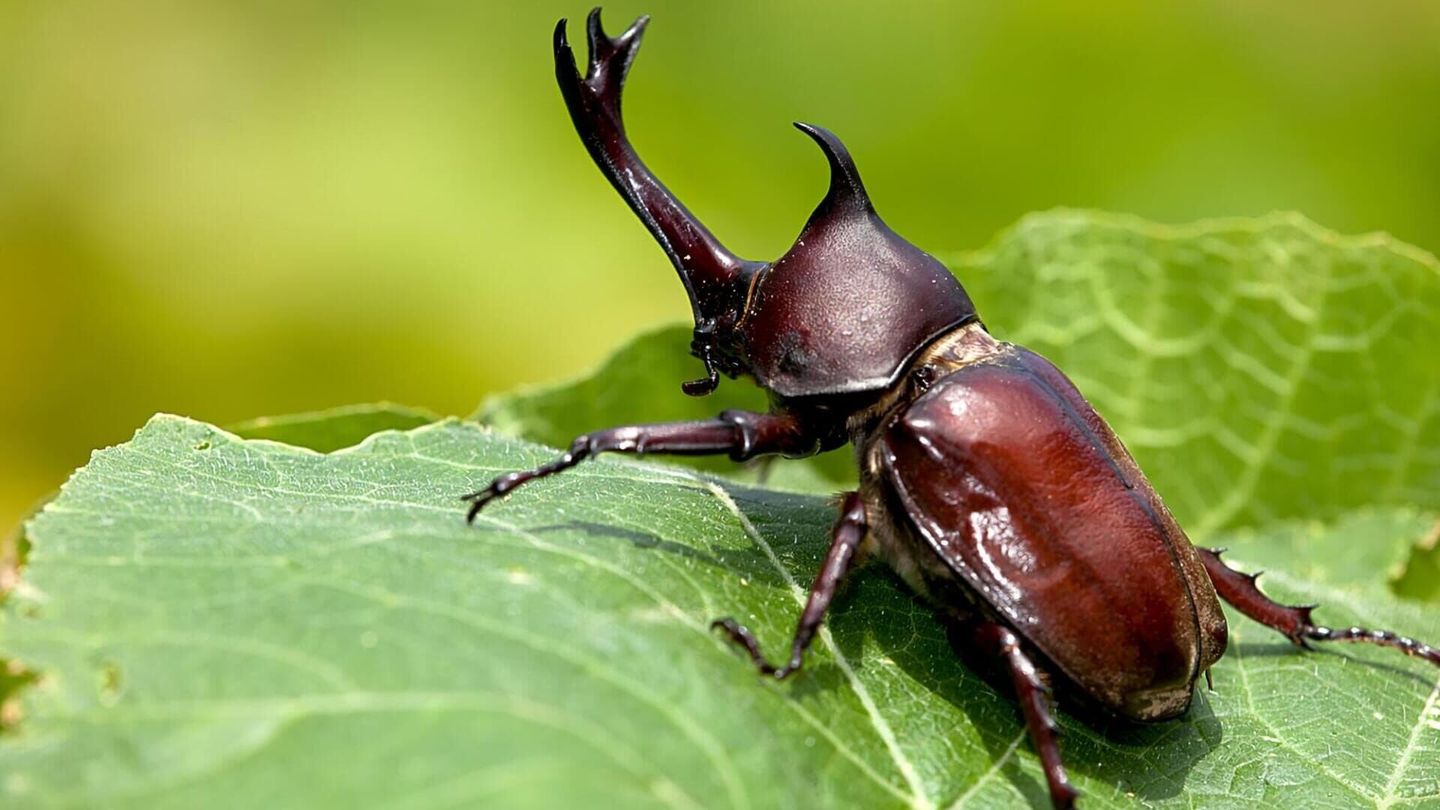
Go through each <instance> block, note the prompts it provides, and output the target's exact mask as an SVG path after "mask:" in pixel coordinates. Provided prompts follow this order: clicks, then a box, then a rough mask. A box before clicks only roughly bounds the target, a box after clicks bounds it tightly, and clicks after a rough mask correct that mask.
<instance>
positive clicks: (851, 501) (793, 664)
mask: <svg viewBox="0 0 1440 810" xmlns="http://www.w3.org/2000/svg"><path fill="white" fill-rule="evenodd" d="M868 531H869V524H868V523H867V522H866V519H865V502H864V501H863V500H862V499H861V497H860V493H858V492H851V493H848V494H847V495H846V496H845V500H844V501H843V502H842V504H841V506H840V519H839V520H837V521H836V522H835V529H834V531H833V532H832V533H831V540H830V550H829V551H828V552H826V553H825V562H824V563H823V564H822V565H821V566H820V573H819V574H816V575H815V583H814V584H813V585H811V586H810V596H809V598H808V599H806V600H805V610H804V611H802V612H801V613H800V622H799V624H797V625H796V627H795V638H794V640H793V641H792V642H791V643H790V660H788V661H786V662H785V663H784V665H782V666H778V667H777V666H775V665H774V664H772V663H770V662H769V661H768V660H767V659H766V658H765V654H764V653H762V652H761V651H760V643H759V642H758V641H756V640H755V636H754V635H753V634H752V633H751V632H750V631H749V630H747V629H746V628H745V627H744V626H743V625H741V624H740V623H739V622H737V621H735V620H734V619H732V618H729V617H726V618H724V619H716V620H715V621H713V622H711V623H710V627H711V629H717V628H718V629H720V630H724V631H725V634H726V635H727V636H729V637H730V640H731V641H733V642H735V643H736V644H738V645H739V646H741V647H743V648H744V649H745V652H747V653H749V654H750V660H751V661H754V662H755V667H756V668H757V669H759V670H760V673H761V674H762V675H770V676H773V677H774V678H775V679H776V680H783V679H784V678H786V677H787V676H789V675H790V673H792V672H794V671H795V670H797V669H799V668H800V665H801V664H802V663H804V660H805V650H806V649H807V648H809V646H810V642H811V641H813V640H814V639H815V633H816V632H818V631H819V630H820V623H821V622H823V621H824V620H825V611H826V610H828V609H829V608H830V602H831V601H832V600H833V599H834V598H835V593H836V592H837V591H839V589H840V585H841V583H842V582H843V581H844V579H845V574H846V573H847V572H849V571H850V569H851V568H852V567H853V566H854V564H855V560H856V557H857V555H858V552H859V551H860V544H861V543H863V542H864V541H865V534H866V532H868Z"/></svg>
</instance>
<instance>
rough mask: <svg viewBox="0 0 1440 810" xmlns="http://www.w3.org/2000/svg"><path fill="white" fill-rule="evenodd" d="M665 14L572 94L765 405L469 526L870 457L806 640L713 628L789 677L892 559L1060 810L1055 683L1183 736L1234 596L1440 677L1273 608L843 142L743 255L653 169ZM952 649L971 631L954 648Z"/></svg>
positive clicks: (525, 474)
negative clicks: (647, 120)
mask: <svg viewBox="0 0 1440 810" xmlns="http://www.w3.org/2000/svg"><path fill="white" fill-rule="evenodd" d="M647 22H648V18H646V17H641V18H640V19H638V20H637V21H636V22H635V23H634V24H633V25H631V26H630V27H629V28H628V29H626V30H625V31H624V33H622V34H620V35H619V36H618V37H614V38H611V37H609V36H607V35H606V34H605V32H604V30H603V29H602V28H601V24H600V14H599V9H595V10H594V11H592V12H591V13H590V17H589V20H588V24H587V28H586V31H587V39H588V40H589V51H590V61H589V68H588V70H587V71H586V73H585V75H584V76H583V77H582V76H580V74H579V72H578V71H577V69H576V66H575V58H574V55H573V53H572V52H571V48H570V44H569V42H568V41H567V39H566V31H565V21H564V20H561V21H560V23H559V24H558V25H557V26H556V28H555V35H554V51H555V70H556V78H557V79H558V80H559V82H560V91H561V93H562V94H563V96H564V98H565V104H566V106H567V107H568V108H569V111H570V117H571V118H572V120H573V121H574V123H575V128H576V130H577V131H578V132H579V134H580V139H581V141H583V142H584V144H585V148H586V149H587V150H589V152H590V156H591V157H592V158H593V159H594V160H595V163H596V164H597V165H598V166H599V167H600V170H601V171H602V172H604V174H605V176H606V178H608V179H609V181H610V183H611V184H612V185H613V186H614V187H615V189H616V190H617V191H619V192H620V195H621V196H622V197H623V198H624V199H625V201H626V202H627V203H629V205H630V207H631V208H632V209H633V210H634V211H635V213H636V215H638V216H639V217H640V220H641V221H642V222H644V223H645V227H646V228H648V229H649V231H650V233H651V235H652V236H654V238H655V240H656V241H658V242H659V243H660V247H661V248H663V249H664V251H665V253H666V255H668V256H669V257H670V261H671V262H672V263H673V264H674V265H675V269H676V270H677V271H679V274H680V280H681V282H683V283H684V285H685V290H686V292H687V293H688V294H689V297H690V303H691V307H692V309H693V313H694V317H695V331H694V339H693V341H692V343H691V352H692V353H693V354H694V355H695V356H696V357H697V358H698V359H699V360H700V361H701V363H703V364H704V367H705V372H706V376H705V377H703V378H701V379H698V380H694V381H690V382H685V383H683V384H682V388H683V390H684V391H685V393H687V394H690V395H695V396H703V395H705V394H708V393H710V392H712V391H714V390H715V388H716V386H717V385H718V384H719V380H720V375H721V374H724V375H726V376H728V377H731V378H737V377H741V376H748V377H751V378H753V379H754V381H755V382H756V383H757V384H759V386H760V387H761V388H763V389H764V390H765V391H767V392H768V393H769V395H770V398H771V402H772V407H771V410H770V412H769V413H751V412H746V411H726V412H723V413H721V414H720V415H719V416H718V417H716V418H715V419H710V420H706V421H699V422H674V423H662V424H649V425H636V426H630V427H617V428H611V429H609V430H601V431H598V432H595V433H589V434H586V435H584V436H581V437H579V438H577V439H576V440H575V441H574V443H573V444H571V445H570V449H569V450H568V451H566V452H565V453H564V454H563V455H561V456H560V457H559V458H558V459H556V460H554V461H552V462H550V463H548V464H545V465H542V466H540V467H537V468H535V469H533V470H526V471H521V472H513V473H509V474H508V475H502V476H500V477H499V478H496V479H495V480H494V481H493V482H491V483H490V485H489V486H487V487H485V488H484V489H482V490H480V491H479V492H475V493H472V494H470V495H468V496H466V499H467V500H468V501H470V507H469V514H468V519H469V520H471V521H473V520H474V519H475V516H476V515H477V514H478V513H479V512H480V510H481V509H483V508H484V507H485V506H486V504H488V503H490V502H491V501H493V500H495V499H496V498H499V497H501V496H503V495H505V494H506V493H508V492H510V491H512V490H514V489H515V488H516V487H518V486H520V485H522V484H525V483H527V482H529V481H534V480H536V479H538V478H543V477H545V476H549V475H554V474H555V473H558V472H560V471H562V470H565V469H568V468H570V467H573V466H575V465H576V464H578V463H580V462H581V461H583V460H585V459H587V458H591V457H593V456H596V455H598V454H600V453H609V452H619V453H636V454H639V453H668V454H676V455H707V454H721V453H724V454H728V455H729V456H730V458H732V459H734V460H736V461H744V460H746V459H750V458H753V457H755V456H758V455H762V454H779V455H783V456H788V457H802V456H808V455H811V454H814V453H817V452H820V451H823V450H830V449H833V448H837V447H840V446H842V445H844V444H845V443H846V442H851V443H853V444H854V447H855V453H856V458H857V459H858V462H859V466H860V484H859V489H858V490H857V491H854V492H850V493H847V494H845V495H844V496H843V499H842V501H841V505H840V517H839V520H838V521H837V522H836V524H835V527H834V530H833V533H832V540H831V545H830V549H829V551H828V552H827V554H826V555H825V560H824V563H823V564H822V565H821V568H820V572H819V574H818V575H817V576H816V578H815V582H814V585H813V586H812V588H811V590H810V595H809V599H808V600H807V602H806V604H805V608H804V610H803V612H802V613H801V616H800V620H799V625H798V627H797V628H796V630H795V636H794V640H793V641H792V643H791V646H790V657H789V658H788V659H786V660H785V661H784V662H783V663H780V664H778V665H777V664H773V663H771V662H770V661H768V660H767V659H766V658H765V656H764V655H763V654H762V652H761V651H760V646H759V644H758V643H757V642H756V640H755V638H754V637H753V636H752V635H751V633H750V631H748V630H747V629H746V628H745V627H743V626H741V625H740V624H739V623H737V622H736V621H735V620H734V619H729V618H725V619H719V620H717V621H715V622H714V623H713V625H712V626H713V627H714V628H715V629H717V630H720V631H722V632H723V633H724V634H725V635H726V636H728V637H729V639H731V640H732V641H733V642H734V643H735V644H737V645H738V646H739V647H740V648H741V649H743V650H744V651H745V652H746V653H747V654H748V655H749V657H750V659H751V660H752V661H753V662H754V664H755V666H756V667H757V668H758V669H759V671H760V672H761V673H763V674H765V675H767V676H771V677H774V678H777V679H783V678H785V677H786V676H788V675H790V674H791V673H793V672H795V671H796V670H797V669H799V668H800V665H801V663H802V661H803V658H804V654H805V650H806V648H807V647H808V646H809V645H810V642H811V640H812V639H813V638H814V635H815V632H816V631H817V629H818V628H819V626H820V623H821V621H822V620H823V619H824V616H825V611H826V609H827V608H828V607H829V606H830V602H831V599H832V597H834V595H835V593H836V590H837V588H838V587H839V586H840V584H841V582H842V581H843V580H844V579H845V575H846V574H847V572H849V571H851V570H852V569H853V568H855V566H856V564H857V562H859V561H860V560H862V559H864V558H865V557H867V556H875V557H878V558H879V559H881V560H883V561H885V562H886V563H887V564H889V565H890V566H891V567H892V568H893V569H894V570H895V571H896V573H897V574H898V575H899V576H900V578H901V579H903V580H904V581H905V582H906V583H907V584H908V585H909V587H911V588H913V589H914V590H915V591H916V592H917V593H918V594H919V595H920V596H921V597H922V598H923V599H924V600H925V601H927V602H928V603H929V604H930V605H931V606H933V608H934V609H935V610H936V612H937V613H938V614H939V615H940V616H941V618H942V619H944V620H946V622H947V624H949V625H950V626H951V627H952V628H959V633H960V635H959V636H958V638H959V639H961V640H962V641H968V643H969V644H971V645H973V649H974V650H975V651H977V652H978V653H980V654H981V655H983V656H985V657H987V658H989V659H993V660H994V661H996V662H997V663H998V664H999V665H1000V666H1001V671H1003V672H1006V673H1008V675H1009V678H1010V680H1011V681H1012V683H1013V685H1014V689H1015V692H1016V694H1017V696H1018V698H1019V703H1020V708H1021V712H1022V714H1023V716H1024V719H1025V723H1026V726H1027V728H1028V730H1029V733H1030V737H1031V740H1032V742H1033V744H1034V745H1035V748H1036V750H1037V751H1038V752H1039V755H1040V759H1041V761H1042V763H1043V765H1044V770H1045V776H1046V780H1047V781H1048V783H1049V789H1050V796H1051V799H1052V801H1053V802H1054V804H1055V806H1056V807H1069V806H1073V804H1074V801H1075V798H1076V795H1077V793H1076V791H1075V789H1074V788H1073V787H1072V786H1071V785H1070V783H1069V781H1068V779H1067V777H1066V773H1065V769H1064V767H1063V765H1062V764H1061V760H1060V749H1059V745H1058V743H1057V739H1056V726H1055V724H1054V722H1053V720H1052V719H1051V706H1050V704H1051V689H1050V684H1051V682H1052V681H1058V682H1060V683H1062V684H1065V685H1068V686H1070V687H1073V688H1074V689H1075V691H1077V692H1078V693H1079V694H1080V695H1082V696H1084V697H1085V698H1088V699H1089V701H1090V702H1092V703H1094V704H1098V706H1099V707H1101V708H1102V709H1104V710H1108V711H1109V712H1111V713H1113V714H1115V715H1118V716H1120V717H1123V718H1128V719H1131V720H1137V721H1157V720H1166V719H1169V718H1174V717H1177V716H1179V715H1181V714H1183V713H1184V712H1185V711H1186V710H1187V709H1188V708H1189V706H1190V700H1191V696H1192V694H1193V693H1194V688H1195V681H1196V678H1197V677H1198V676H1199V675H1201V674H1205V675H1206V676H1207V677H1208V675H1209V668H1210V666H1211V665H1212V664H1214V663H1215V662H1216V660H1218V659H1219V658H1220V656H1221V655H1222V654H1223V653H1224V652H1225V644H1226V632H1227V631H1226V625H1225V616H1224V614H1223V613H1222V611H1221V608H1220V600H1221V599H1223V600H1225V601H1226V602H1229V603H1230V604H1231V605H1234V606H1235V608H1237V609H1238V610H1239V611H1240V612H1241V613H1243V614H1245V615H1246V616H1248V617H1250V618H1251V619H1254V620H1255V621H1257V622H1260V623H1261V624H1264V625H1266V626H1269V627H1271V628H1274V629H1275V630H1277V631H1279V632H1280V633H1282V634H1284V636H1285V637H1286V638H1288V639H1289V640H1290V641H1292V642H1293V643H1295V644H1297V645H1300V646H1302V647H1304V646H1307V644H1308V642H1311V641H1359V642H1368V643H1371V644H1378V645H1381V646H1386V647H1393V648H1395V649H1398V650H1400V651H1402V652H1404V653H1407V654H1409V655H1413V656H1417V657H1420V658H1423V659H1425V660H1427V661H1430V662H1431V663H1433V664H1436V665H1437V666H1440V650H1437V649H1435V648H1433V647H1430V646H1428V645H1426V644H1423V643H1421V642H1419V641H1416V640H1414V639H1410V638H1405V637H1403V636H1398V635H1396V634H1394V633H1391V632H1388V631H1383V630H1367V629H1364V628H1359V627H1351V628H1348V629H1331V628H1329V627H1323V626H1320V625H1317V624H1315V623H1314V622H1313V621H1312V619H1311V610H1312V609H1313V606H1298V607H1292V606H1287V605H1282V604H1279V603H1276V602H1274V601H1271V600H1270V599H1269V598H1267V597H1266V596H1265V595H1264V594H1263V593H1261V591H1260V590H1259V588H1257V587H1256V584H1255V577H1254V576H1249V575H1245V574H1242V573H1240V572H1238V571H1235V570H1234V569H1231V568H1230V567H1228V566H1227V565H1226V564H1225V563H1223V562H1222V561H1221V559H1220V553H1219V552H1218V551H1214V550H1208V549H1203V548H1196V547H1194V546H1192V545H1191V544H1190V542H1189V540H1188V539H1187V538H1186V536H1185V532H1184V531H1183V530H1182V529H1181V528H1180V526H1179V525H1178V524H1177V523H1176V522H1175V519H1174V518H1173V517H1172V516H1171V514H1170V512H1169V510H1167V509H1166V508H1165V504H1164V503H1162V502H1161V500H1160V497H1159V496H1158V495H1157V494H1156V493H1155V490H1154V489H1153V488H1152V487H1151V485H1150V483H1149V482H1148V481H1147V480H1146V478H1145V475H1144V473H1142V472H1141V471H1140V468H1139V467H1138V466H1136V464H1135V461H1134V459H1133V458H1131V456H1130V453H1129V452H1127V451H1126V449H1125V447H1124V445H1122V444H1121V443H1120V440H1119V438H1117V437H1116V435H1115V433H1114V432H1113V431H1111V429H1110V427H1109V426H1108V425H1107V424H1106V423H1105V420H1103V419H1102V418H1101V417H1100V415H1099V414H1097V413H1096V412H1095V409H1094V408H1093V407H1091V405H1090V403H1089V402H1087V401H1086V400H1085V398H1084V397H1083V396H1082V395H1081V394H1080V392H1079V391H1078V390H1076V388H1075V385H1074V384H1073V383H1071V382H1070V380H1069V379H1068V378H1066V376H1065V375H1064V374H1062V373H1061V372H1060V370H1059V369H1058V368H1056V367H1055V366H1054V365H1052V364H1051V363H1050V362H1049V361H1047V360H1046V359H1045V358H1043V357H1041V356H1039V355H1037V354H1035V353H1034V352H1031V351H1029V350H1027V349H1025V348H1023V347H1021V346H1015V345H1012V344H1009V343H1004V342H1001V341H997V340H995V339H994V338H992V337H991V336H990V334H989V333H988V332H987V331H986V328H985V326H984V324H983V323H982V322H981V321H980V318H979V316H978V315H977V314H976V311H975V306H974V305H973V304H972V303H971V301H970V297H969V296H968V295H967V294H966V293H965V290H964V288H963V287H961V286H960V283H959V282H958V281H956V279H955V277H954V276H953V275H951V273H950V272H949V271H948V270H947V269H946V268H945V266H944V265H942V264H941V263H940V262H939V261H937V260H936V259H934V258H933V257H931V256H930V255H928V254H926V253H925V252H924V251H922V250H920V249H919V248H917V247H915V246H914V245H912V244H910V243H909V242H907V241H905V240H904V239H902V238H901V237H900V236H899V235H897V234H896V233H895V232H894V231H892V230H891V229H890V228H889V227H888V226H887V225H886V224H885V223H884V221H882V220H881V219H880V217H879V216H878V215H877V214H876V213H875V207H874V206H873V205H872V204H871V202H870V198H869V196H868V195H867V193H866V191H865V186H864V185H863V184H862V183H861V182H860V174H859V172H858V171H857V170H856V168H855V162H854V161H853V160H852V159H851V157H850V153H849V151H848V150H846V148H845V146H844V145H843V144H841V142H840V140H839V139H838V138H836V137H835V135H833V134H832V133H830V132H829V131H827V130H825V129H822V128H820V127H817V126H813V125H810V124H802V123H797V124H796V125H795V126H796V127H798V128H799V129H800V131H802V132H804V133H805V134H806V135H808V136H810V138H812V139H813V140H814V141H815V143H816V144H818V145H819V147H820V150H821V151H822V152H823V153H824V155H825V158H826V160H827V161H829V164H830V187H829V189H828V191H827V192H826V193H825V196H824V198H823V199H822V200H821V201H820V204H819V206H818V207H817V208H816V209H815V211H814V213H813V214H811V216H810V219H809V221H808V222H807V223H806V224H805V227H804V229H803V230H802V231H801V232H800V236H799V238H798V239H797V240H796V242H795V245H794V246H793V247H791V248H790V250H789V252H787V253H786V254H785V255H784V256H782V257H780V258H779V259H778V260H776V261H774V262H770V263H762V262H755V261H747V260H745V259H741V258H739V257H737V256H736V255H735V254H733V253H731V252H730V251H728V250H726V249H725V247H723V246H722V245H721V244H720V242H719V241H718V240H716V238H715V237H714V236H713V235H711V233H710V232H709V231H708V230H707V229H706V228H705V226H704V225H701V224H700V222H699V221H697V220H696V219H695V217H694V216H693V215H692V214H691V213H690V212H689V211H688V210H686V209H685V207H684V206H683V205H681V204H680V202H679V201H678V200H677V199H675V197H674V196H673V195H672V194H671V193H670V192H669V190H667V189H666V188H665V186H664V185H662V184H661V183H660V181H659V180H658V179H656V177H655V176H654V175H653V174H652V173H651V172H650V170H649V169H647V168H646V166H645V164H644V163H642V162H641V161H640V158H639V157H638V156H637V155H636V153H635V150H634V149H633V148H632V147H631V145H630V141H629V140H628V138H627V137H626V134H625V126H624V122H623V119H622V118H621V115H620V97H621V91H622V89H623V87H624V83H625V78H626V74H627V73H628V72H629V69H630V65H631V63H632V62H633V61H634V59H635V53H636V50H637V49H638V48H639V46H640V38H641V34H642V33H643V32H644V30H645V25H646V23H647ZM952 637H956V636H952Z"/></svg>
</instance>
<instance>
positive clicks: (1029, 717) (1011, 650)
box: [972, 622, 1080, 808]
mask: <svg viewBox="0 0 1440 810" xmlns="http://www.w3.org/2000/svg"><path fill="white" fill-rule="evenodd" d="M972 639H973V640H974V641H975V642H976V643H977V644H978V645H979V647H980V650H981V652H982V653H984V654H985V655H987V656H990V657H992V658H995V659H997V660H999V661H1000V662H1001V663H1003V664H1004V665H1005V668H1006V670H1007V671H1008V672H1009V673H1010V681H1011V683H1012V684H1013V685H1014V687H1015V697H1016V698H1017V699H1018V700H1019V701H1020V712H1021V713H1022V714H1023V715H1024V716H1025V728H1026V729H1027V730H1028V731H1029V732H1030V742H1031V743H1033V744H1034V746H1035V752H1036V753H1038V754H1039V755H1040V763H1041V765H1042V766H1043V767H1044V768H1045V781H1046V782H1047V783H1048V784H1049V788H1050V802H1051V803H1052V804H1053V805H1054V806H1055V807H1057V808H1073V807H1074V806H1075V800H1076V799H1077V798H1079V796H1080V791H1078V790H1076V789H1075V787H1074V786H1073V785H1071V784H1070V777H1069V776H1068V775H1067V774H1066V773H1065V763H1064V762H1062V761H1061V759H1060V728H1059V726H1057V725H1055V718H1054V717H1053V716H1052V715H1051V713H1050V703H1051V694H1050V687H1048V686H1046V684H1045V681H1044V680H1042V679H1041V677H1040V671H1039V670H1038V669H1036V668H1035V664H1034V662H1032V661H1031V660H1030V656H1028V655H1026V654H1025V651H1024V650H1023V649H1021V648H1020V639H1019V638H1018V637H1017V636H1016V635H1015V633H1014V632H1012V631H1011V630H1010V629H1009V628H1008V627H1005V626H1003V625H999V624H996V623H994V622H982V623H980V624H978V625H976V626H975V629H974V631H973V635H972Z"/></svg>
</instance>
